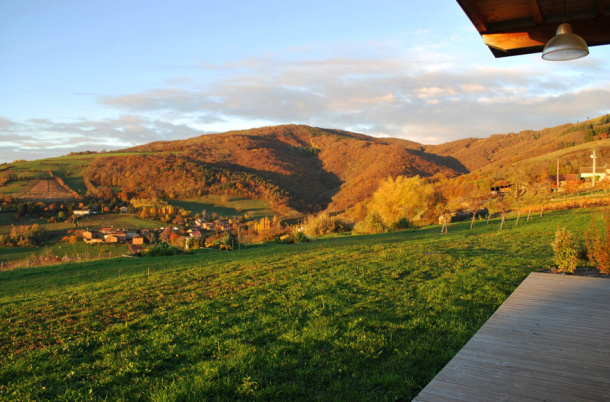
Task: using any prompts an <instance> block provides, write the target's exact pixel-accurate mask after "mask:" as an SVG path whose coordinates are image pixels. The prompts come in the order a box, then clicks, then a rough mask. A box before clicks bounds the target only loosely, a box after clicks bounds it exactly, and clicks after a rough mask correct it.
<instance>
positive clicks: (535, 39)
mask: <svg viewBox="0 0 610 402" xmlns="http://www.w3.org/2000/svg"><path fill="white" fill-rule="evenodd" d="M570 23H571V24H572V29H573V30H574V33H576V34H577V35H579V36H581V37H582V38H583V39H584V40H585V41H586V42H587V44H588V45H589V46H598V45H607V44H610V31H609V29H608V27H609V26H610V17H603V18H591V19H586V20H574V21H570ZM556 30H557V25H556V24H543V25H536V26H532V27H526V28H520V29H511V30H507V31H500V32H488V33H485V34H482V37H483V40H484V41H485V44H486V45H487V46H489V48H490V49H491V50H492V53H493V54H494V56H495V57H506V56H515V55H519V54H528V53H537V52H541V51H542V49H543V48H544V45H545V44H546V43H547V42H548V41H549V40H550V39H551V38H552V37H553V36H555V32H556Z"/></svg>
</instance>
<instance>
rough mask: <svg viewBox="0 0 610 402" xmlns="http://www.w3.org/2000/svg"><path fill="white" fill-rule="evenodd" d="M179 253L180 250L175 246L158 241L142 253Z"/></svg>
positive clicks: (157, 254)
mask: <svg viewBox="0 0 610 402" xmlns="http://www.w3.org/2000/svg"><path fill="white" fill-rule="evenodd" d="M181 253H182V251H181V250H180V249H179V248H177V247H174V246H170V245H169V244H167V243H160V244H157V245H156V246H154V247H152V248H151V249H149V250H148V251H147V252H146V253H145V254H144V255H145V256H146V257H167V256H170V255H177V254H181Z"/></svg>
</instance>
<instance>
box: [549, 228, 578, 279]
mask: <svg viewBox="0 0 610 402" xmlns="http://www.w3.org/2000/svg"><path fill="white" fill-rule="evenodd" d="M551 245H552V246H553V251H554V252H555V263H557V267H558V268H559V269H560V270H561V271H563V272H567V273H572V272H574V269H575V268H576V262H577V261H578V258H577V251H576V246H575V244H574V239H573V237H572V233H571V232H570V231H569V230H566V228H559V226H558V227H557V232H555V241H554V242H553V243H551Z"/></svg>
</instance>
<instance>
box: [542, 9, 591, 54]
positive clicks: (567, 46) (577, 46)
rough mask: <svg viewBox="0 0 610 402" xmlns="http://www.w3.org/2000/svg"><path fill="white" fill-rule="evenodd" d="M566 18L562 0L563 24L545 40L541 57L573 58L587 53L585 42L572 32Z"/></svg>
mask: <svg viewBox="0 0 610 402" xmlns="http://www.w3.org/2000/svg"><path fill="white" fill-rule="evenodd" d="M565 20H566V0H564V1H563V21H564V22H563V24H561V25H559V27H558V28H557V32H556V35H555V37H553V38H552V39H551V40H550V41H548V42H547V44H546V46H545V47H544V50H543V51H542V58H543V59H544V60H550V61H565V60H574V59H580V58H581V57H585V56H586V55H588V54H589V48H588V47H587V42H585V40H584V39H583V38H581V37H580V36H578V35H576V34H573V33H572V26H571V25H570V24H568V23H567V22H565Z"/></svg>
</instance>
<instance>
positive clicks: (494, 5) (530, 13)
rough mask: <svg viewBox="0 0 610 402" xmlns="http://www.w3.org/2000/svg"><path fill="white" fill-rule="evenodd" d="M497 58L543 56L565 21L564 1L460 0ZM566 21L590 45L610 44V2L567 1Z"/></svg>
mask: <svg viewBox="0 0 610 402" xmlns="http://www.w3.org/2000/svg"><path fill="white" fill-rule="evenodd" d="M457 2H458V4H459V5H460V6H461V7H462V9H463V10H464V12H465V13H466V15H467V16H468V18H470V21H471V22H472V24H473V25H474V26H475V28H476V29H477V31H479V33H480V34H481V36H482V38H483V41H484V42H485V44H486V45H487V46H488V47H489V49H490V50H491V52H492V53H493V55H494V56H495V57H508V56H518V55H522V54H529V53H540V52H542V49H544V45H545V44H546V43H547V42H548V41H549V40H550V39H551V38H552V37H554V36H555V33H556V31H557V27H558V26H559V24H561V23H562V22H564V18H563V14H564V10H563V4H564V2H563V0H510V1H507V0H504V1H498V0H457ZM565 22H569V23H570V24H571V25H572V29H573V32H574V33H575V34H577V35H579V36H581V37H582V38H583V39H584V40H585V41H586V42H587V45H589V46H599V45H607V44H610V0H566V18H565Z"/></svg>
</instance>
